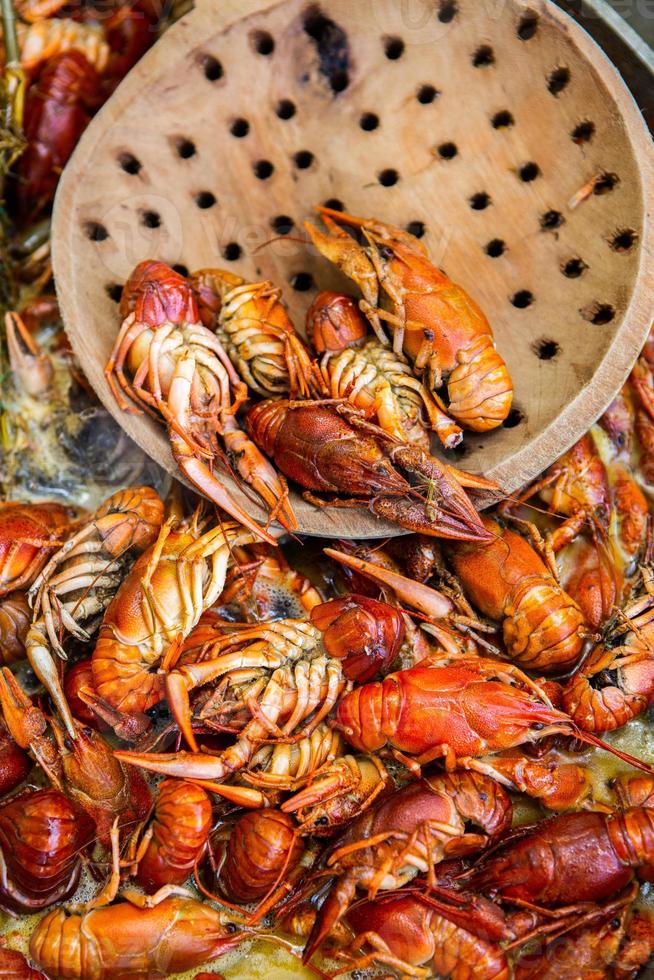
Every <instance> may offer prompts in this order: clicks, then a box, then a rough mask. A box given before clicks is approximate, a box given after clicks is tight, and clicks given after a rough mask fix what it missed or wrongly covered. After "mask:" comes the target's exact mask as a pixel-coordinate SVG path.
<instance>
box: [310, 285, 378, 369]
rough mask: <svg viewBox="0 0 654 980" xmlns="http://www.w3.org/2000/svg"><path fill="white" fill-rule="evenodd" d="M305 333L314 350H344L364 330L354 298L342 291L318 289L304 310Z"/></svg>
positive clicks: (365, 326)
mask: <svg viewBox="0 0 654 980" xmlns="http://www.w3.org/2000/svg"><path fill="white" fill-rule="evenodd" d="M306 328H307V337H308V338H309V340H310V341H311V343H312V344H313V346H314V347H315V349H316V352H317V353H318V354H323V353H324V352H325V351H340V350H344V349H345V348H346V347H349V346H350V345H352V344H356V343H358V341H360V340H363V338H364V337H365V336H366V334H367V333H368V324H367V323H366V320H365V318H364V316H363V314H362V312H361V310H360V309H359V306H358V303H357V301H356V300H355V299H354V298H353V297H352V296H347V295H346V294H345V293H332V292H329V291H327V290H326V291H324V292H322V293H318V295H317V296H316V298H315V299H314V301H313V303H312V304H311V306H310V307H309V309H308V311H307V320H306Z"/></svg>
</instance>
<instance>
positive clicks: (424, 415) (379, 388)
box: [307, 293, 462, 450]
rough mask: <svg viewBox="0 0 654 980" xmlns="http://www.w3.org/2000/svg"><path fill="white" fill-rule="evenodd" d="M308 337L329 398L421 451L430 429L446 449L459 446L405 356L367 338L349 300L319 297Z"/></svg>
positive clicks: (453, 428)
mask: <svg viewBox="0 0 654 980" xmlns="http://www.w3.org/2000/svg"><path fill="white" fill-rule="evenodd" d="M307 334H308V335H309V336H310V337H311V338H312V339H313V344H314V346H315V348H316V350H317V351H318V352H319V353H320V352H322V355H323V356H322V357H321V359H320V365H319V367H320V372H321V374H322V377H323V380H324V383H325V386H326V389H327V390H328V391H329V393H330V394H331V396H332V398H347V400H348V401H349V402H350V403H351V404H352V405H354V406H355V408H359V409H361V410H362V411H363V412H365V414H366V416H367V417H369V418H374V419H375V421H376V422H377V424H378V425H380V426H381V428H382V429H384V431H385V432H388V433H389V434H390V435H392V436H395V437H396V438H398V439H401V440H402V441H403V442H408V443H411V444H412V445H417V446H420V448H422V449H427V450H428V449H429V430H430V429H431V430H432V431H433V432H435V433H436V435H437V436H438V438H439V439H440V441H441V443H442V444H443V446H445V448H446V449H452V448H454V446H457V445H458V444H459V443H460V442H461V439H462V432H461V429H460V428H459V427H458V425H455V423H454V422H453V421H452V419H451V418H450V417H449V416H448V415H446V414H445V412H444V411H443V410H442V409H441V408H440V406H439V405H438V404H437V403H436V401H435V400H434V398H433V396H432V395H431V394H430V392H429V391H428V390H427V388H426V386H425V385H424V383H423V382H422V381H421V380H420V379H419V378H417V377H416V376H415V374H414V373H413V370H412V368H411V365H410V364H409V361H408V360H407V359H406V357H405V356H404V355H403V354H402V353H396V352H395V351H394V350H392V349H391V348H390V347H388V346H387V345H386V344H382V343H381V341H380V340H379V338H378V337H372V336H366V335H367V334H368V326H367V324H366V321H365V319H364V318H363V315H362V313H361V311H360V310H359V308H358V306H357V304H356V302H355V300H354V299H352V297H350V296H345V295H343V294H342V293H318V295H317V296H316V298H315V300H314V301H313V304H312V305H311V308H310V309H309V312H308V313H307Z"/></svg>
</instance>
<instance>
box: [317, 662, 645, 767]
mask: <svg viewBox="0 0 654 980" xmlns="http://www.w3.org/2000/svg"><path fill="white" fill-rule="evenodd" d="M334 724H335V726H336V727H337V729H338V730H339V731H341V732H343V734H344V736H345V738H346V739H347V741H348V742H349V743H350V745H352V746H353V747H354V748H355V749H357V750H358V751H361V752H378V751H379V750H381V749H383V748H384V747H385V746H387V745H388V746H389V748H390V749H391V751H392V753H393V754H394V755H395V756H396V757H397V758H399V759H400V760H401V761H403V762H405V763H406V764H407V765H408V766H409V767H410V768H413V769H415V768H416V763H417V764H418V765H424V764H426V763H427V762H429V761H432V760H434V759H438V758H442V759H444V761H445V765H446V766H447V768H448V769H453V768H454V767H455V766H456V765H457V764H458V765H460V766H464V767H466V768H471V769H475V770H477V771H481V772H485V773H487V774H488V775H489V776H494V775H495V774H494V771H493V764H492V758H491V759H490V760H488V761H484V762H482V761H481V760H480V757H481V756H485V755H487V754H493V753H495V752H498V751H500V750H502V749H509V748H514V747H517V746H518V745H525V744H529V743H531V742H538V741H541V740H542V739H544V738H547V736H548V735H558V734H560V735H571V736H573V737H575V738H578V739H581V741H584V742H587V743H588V744H590V745H595V746H599V747H600V748H603V749H606V751H608V752H611V753H612V754H613V755H616V756H618V757H619V758H622V759H624V760H625V761H627V762H629V763H630V764H631V765H633V766H635V767H636V768H638V769H642V770H644V771H645V772H648V773H649V772H651V769H650V767H649V766H647V765H646V764H645V763H643V762H641V761H640V760H639V759H636V758H634V757H633V756H630V755H627V754H626V753H622V752H619V751H618V750H617V749H615V748H614V747H613V746H611V745H608V744H606V743H604V742H602V741H601V740H600V739H598V738H597V736H596V735H593V734H591V733H589V732H586V731H582V730H581V729H580V728H579V727H578V726H577V724H576V723H575V722H574V721H573V720H572V718H571V717H570V716H569V715H567V714H565V713H564V712H563V711H559V710H558V709H556V708H554V707H552V704H551V702H550V700H549V698H548V697H547V695H546V694H545V692H544V690H543V689H542V688H541V687H539V685H538V684H536V683H535V682H534V681H532V680H530V678H528V677H527V676H526V675H525V674H523V673H522V671H520V670H518V668H517V667H514V666H512V665H511V664H506V663H502V662H500V661H496V660H490V659H485V658H482V657H477V658H474V659H468V660H465V659H462V660H459V661H457V662H455V663H452V664H446V665H445V666H440V665H438V661H436V662H434V663H433V664H432V665H430V666H426V667H423V666H420V665H419V666H417V667H412V668H410V669H409V670H401V671H398V673H396V674H389V675H388V677H386V678H385V679H384V680H383V681H376V682H374V683H371V684H363V685H362V686H361V687H357V688H356V689H355V690H354V691H351V692H350V693H349V694H346V695H345V696H344V697H343V698H342V699H341V700H340V701H339V703H338V705H337V706H336V714H335V722H334Z"/></svg>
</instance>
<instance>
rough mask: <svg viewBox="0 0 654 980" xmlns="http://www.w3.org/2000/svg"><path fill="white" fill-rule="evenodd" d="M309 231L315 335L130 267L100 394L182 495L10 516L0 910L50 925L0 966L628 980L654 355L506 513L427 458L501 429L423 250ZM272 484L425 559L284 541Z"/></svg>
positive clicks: (4, 555) (142, 973)
mask: <svg viewBox="0 0 654 980" xmlns="http://www.w3.org/2000/svg"><path fill="white" fill-rule="evenodd" d="M323 220H324V222H325V227H326V229H327V230H326V231H318V230H317V229H316V228H314V227H313V226H312V225H308V231H309V234H310V235H311V238H312V239H313V241H314V242H315V244H316V245H317V247H318V248H319V249H320V250H321V251H322V252H324V254H326V255H327V256H328V257H329V258H331V259H333V260H334V261H336V262H337V263H338V264H339V265H340V267H341V268H342V269H343V270H344V271H346V272H347V274H348V275H350V276H351V278H353V279H354V280H355V282H356V284H357V286H358V287H359V289H360V290H361V294H362V297H359V299H357V298H356V297H353V296H347V295H345V294H335V293H329V294H325V293H323V294H319V295H318V296H317V297H316V298H315V299H314V301H313V303H312V305H311V307H310V309H309V310H308V313H307V323H308V337H309V341H308V342H305V341H304V340H303V339H302V338H301V337H300V335H299V334H297V333H296V332H295V330H294V328H293V326H292V324H291V322H290V320H289V318H288V315H287V313H286V310H285V307H284V306H283V303H282V300H281V294H280V291H279V290H278V289H276V288H275V287H274V286H273V284H272V283H248V282H246V281H244V280H242V279H239V278H237V277H236V276H234V275H233V274H231V273H225V272H222V271H221V270H214V269H211V270H208V269H205V270H200V271H199V272H197V273H193V274H191V275H190V276H188V277H185V276H182V275H181V274H179V273H176V272H175V271H174V270H172V269H170V268H168V267H167V266H165V265H163V264H162V263H160V262H155V261H147V262H144V263H141V264H140V265H139V266H138V267H137V268H136V269H135V270H134V272H133V274H132V276H131V277H130V278H129V280H128V282H127V283H126V284H125V288H124V290H123V295H122V299H121V311H120V312H121V316H122V326H121V327H120V329H119V332H118V336H117V342H116V347H115V350H114V352H113V353H112V355H111V359H110V361H109V364H108V366H107V375H108V377H109V378H110V380H111V383H112V386H113V390H114V392H115V394H116V397H117V398H118V400H119V402H120V404H121V405H122V406H123V407H124V408H125V409H126V410H139V411H145V412H149V413H151V414H152V415H154V416H155V417H157V418H159V419H160V420H161V421H163V423H164V424H165V425H166V426H167V428H168V433H169V436H170V439H171V444H172V447H173V450H174V452H175V456H176V458H177V460H178V462H179V465H180V467H181V469H182V471H183V472H184V474H185V476H186V477H187V479H188V480H189V481H190V482H191V483H193V484H194V485H195V486H196V487H197V488H198V489H199V490H201V491H202V493H203V495H204V498H203V499H201V498H199V497H197V496H195V494H194V493H193V492H192V491H188V492H187V491H181V490H180V489H174V490H172V491H171V492H170V493H169V494H168V495H167V496H163V497H162V496H161V495H160V493H159V492H158V490H159V489H161V488H160V487H159V488H158V489H157V488H153V487H152V486H150V485H148V484H147V483H143V484H134V485H130V486H127V487H125V488H124V489H118V490H115V491H114V492H113V493H111V494H110V495H109V496H107V497H106V499H104V500H102V501H101V502H100V503H99V504H98V506H97V507H95V509H92V510H88V509H85V508H83V507H81V506H73V505H72V504H71V503H70V502H67V503H66V502H61V501H60V500H39V501H36V502H27V501H18V500H15V501H5V502H3V503H2V504H0V660H1V662H2V667H1V670H0V712H1V715H2V722H1V724H0V908H2V909H3V910H4V911H5V912H6V913H7V915H8V916H16V917H25V916H27V915H29V916H34V917H35V918H34V919H30V923H33V924H32V925H31V926H30V929H31V932H30V935H29V942H28V944H27V946H23V947H21V948H18V947H19V945H20V944H18V943H17V942H14V941H12V936H13V933H11V932H8V933H7V935H6V936H5V937H4V942H5V946H0V972H1V971H2V970H4V971H5V974H6V975H8V976H11V977H14V978H17V980H20V978H25V980H27V978H31V980H37V978H46V980H48V978H49V980H57V978H69V980H102V978H106V980H113V978H118V980H120V978H123V980H128V978H130V980H131V978H137V977H144V978H163V977H168V976H171V975H174V974H177V973H186V972H188V971H194V970H197V969H200V968H203V969H204V970H205V971H206V970H209V971H211V970H213V969H216V970H223V969H229V970H231V971H233V972H232V973H231V974H230V975H233V976H236V977H245V976H248V977H249V976H252V971H251V970H250V968H249V966H248V963H250V962H251V961H250V960H249V958H248V952H249V951H250V950H252V949H253V948H259V947H260V946H261V945H263V944H267V947H268V948H269V949H270V950H271V951H272V950H273V948H274V949H275V955H276V956H277V955H281V953H279V949H280V948H283V949H285V950H286V951H287V952H286V954H285V955H286V961H285V963H286V964H288V963H289V962H290V964H291V966H290V967H288V966H287V967H286V968H287V969H289V970H291V969H293V968H294V969H295V970H296V971H297V972H298V975H303V976H311V975H312V974H313V975H315V976H336V975H350V976H357V975H361V973H360V972H359V973H357V972H356V971H362V970H365V971H368V972H367V973H366V975H370V976H379V977H388V976H389V973H390V975H393V976H398V977H416V978H431V977H451V978H453V980H465V978H469V977H475V978H481V980H509V978H511V977H514V978H516V980H528V978H532V977H533V978H536V977H538V978H541V977H546V978H551V980H576V978H579V977H583V978H586V980H590V978H593V980H600V978H611V980H627V978H635V977H636V976H638V975H639V973H640V972H641V971H642V970H643V968H644V967H645V965H646V963H647V962H648V960H649V959H650V957H651V956H652V955H654V909H652V907H651V902H650V900H649V887H650V886H649V883H650V882H652V881H654V768H653V767H652V765H651V763H652V762H654V755H653V754H652V753H651V751H648V750H647V737H646V736H647V725H648V710H649V708H650V705H651V704H652V702H654V564H653V556H652V532H651V518H650V503H649V499H650V495H651V493H652V489H653V488H654V462H653V461H654V428H653V427H654V383H653V375H652V372H653V371H654V340H650V341H648V343H647V344H646V345H645V348H644V349H643V351H642V353H641V355H640V357H639V359H638V361H637V364H636V365H635V367H634V369H633V371H632V374H631V376H630V378H629V380H628V382H627V384H626V385H625V387H624V389H623V391H622V392H621V393H620V395H619V396H618V397H617V398H616V400H615V401H614V402H613V403H612V405H611V406H610V407H609V409H608V410H607V411H606V412H605V414H604V415H603V416H602V418H601V419H600V420H599V422H598V423H597V424H596V425H595V426H594V427H593V428H592V430H591V431H590V432H588V433H587V434H586V435H585V436H584V437H583V438H582V439H581V440H580V441H579V442H578V443H577V444H576V445H574V446H573V447H572V448H571V449H570V450H569V451H568V452H567V453H565V454H564V456H562V457H561V458H560V459H559V460H558V461H556V462H555V463H554V464H553V465H552V466H551V467H549V469H548V470H547V471H546V472H545V473H543V474H542V476H541V477H540V478H539V479H538V480H537V481H536V482H535V483H534V484H532V485H530V486H528V487H525V488H524V489H523V490H522V491H521V492H520V493H519V494H518V495H516V496H514V497H511V498H506V499H505V498H504V496H503V494H502V492H501V488H499V487H497V486H496V485H494V484H492V483H490V482H489V481H486V480H484V479H482V478H480V477H476V476H472V475H471V474H467V473H465V472H463V471H462V470H460V469H458V468H456V467H454V466H452V465H451V464H450V463H449V462H444V461H443V456H442V455H440V456H435V455H432V454H431V453H430V443H429V435H430V432H431V431H433V432H434V433H435V434H436V436H437V437H438V438H440V440H441V442H442V444H443V446H444V447H445V448H446V449H448V448H449V449H451V448H453V447H454V446H456V445H457V444H458V442H459V441H460V439H461V437H462V430H463V429H465V428H472V429H477V430H487V429H490V428H492V427H493V426H496V425H499V424H501V421H502V419H503V418H505V417H506V413H507V412H508V410H509V407H510V403H511V383H510V379H509V377H508V374H507V373H506V367H505V366H504V363H503V361H502V360H501V357H500V355H499V354H498V353H497V352H496V351H495V348H494V346H493V342H492V334H491V333H490V327H489V326H488V324H487V323H486V321H485V319H484V318H483V314H482V313H481V311H480V310H478V308H477V307H476V306H475V305H474V302H473V301H472V300H471V299H470V298H469V297H467V294H465V293H464V292H463V290H462V289H461V288H460V287H458V286H456V285H455V284H453V283H451V282H450V281H449V280H446V278H445V277H444V276H443V274H442V273H440V272H439V273H438V275H439V276H440V277H441V280H442V281H441V280H437V278H436V272H437V271H438V270H435V267H433V266H432V265H431V263H430V262H429V260H428V257H427V256H426V254H425V253H424V250H423V249H422V246H421V245H420V244H419V243H416V242H415V240H413V241H412V240H411V236H409V235H408V234H407V233H404V232H400V231H398V230H397V229H393V228H391V227H390V226H387V225H383V224H381V223H380V222H377V221H367V220H366V221H364V220H362V219H356V218H352V217H351V216H348V215H343V214H342V213H339V212H337V213H331V212H327V213H323ZM344 226H346V227H356V228H358V229H359V235H358V236H354V235H353V234H351V233H349V232H348V231H347V230H346V227H344ZM428 276H430V277H431V284H430V287H429V289H427V288H423V286H424V283H423V286H421V282H422V279H421V277H423V278H424V277H428ZM421 289H422V292H421ZM382 290H383V291H384V292H385V294H386V297H385V299H386V300H388V302H386V303H385V304H384V305H381V304H380V302H379V293H380V291H382ZM386 307H390V308H389V309H387V308H386ZM421 317H422V318H423V319H422V321H421ZM448 317H449V318H450V319H449V321H448ZM20 319H21V318H20V317H19V316H18V314H12V315H11V317H10V322H9V324H8V326H9V336H10V340H11V343H12V349H13V353H14V361H13V362H12V363H13V366H14V371H15V372H17V373H18V367H20V371H21V372H22V373H21V375H20V380H21V381H22V382H23V383H25V381H26V380H27V381H29V378H30V376H31V375H30V371H33V372H35V373H37V374H38V372H39V371H40V370H41V369H42V362H41V361H40V360H39V357H38V356H37V354H35V353H34V352H32V353H30V352H29V350H26V349H25V343H26V341H25V337H26V336H29V329H27V328H26V333H23V332H22V329H21V325H20ZM421 322H422V326H419V324H420V323H421ZM427 322H429V323H432V324H433V323H435V322H438V323H439V324H440V327H439V330H438V331H437V330H435V329H434V330H432V331H431V334H432V335H431V336H427V335H426V333H429V332H430V331H426V326H425V325H426V323H427ZM448 323H449V326H448ZM23 325H24V324H23ZM389 325H390V332H391V335H390V336H387V335H386V332H385V330H386V328H388V327H389ZM117 326H118V325H117ZM369 326H370V330H369V329H368V328H369ZM21 337H22V338H23V349H22V354H23V357H22V359H20V360H17V359H16V353H17V352H18V351H20V350H21V348H20V338H21ZM448 358H449V360H448ZM443 388H445V389H446V390H445V392H444V393H441V389H443ZM471 399H476V401H475V403H474V404H473V403H472V401H471ZM244 412H245V417H244V421H243V413H244ZM225 473H229V474H230V475H231V476H232V477H235V478H236V479H237V481H238V482H241V483H242V485H243V486H244V487H245V488H246V489H247V490H249V491H251V492H253V493H255V494H257V495H258V497H259V498H260V499H262V500H263V501H264V503H265V504H266V506H267V507H268V511H269V515H268V519H267V520H265V521H261V520H258V519H255V517H253V516H252V513H251V508H249V507H248V506H246V505H245V504H243V503H240V502H239V500H240V499H241V498H239V499H236V497H234V496H232V493H231V491H230V490H228V489H227V487H226V486H225V480H224V474H225ZM285 477H288V478H289V479H290V480H293V481H294V483H295V484H297V485H299V487H300V488H302V489H303V490H304V491H305V492H306V493H307V494H309V496H310V499H313V500H315V501H316V502H317V501H320V502H321V503H324V502H328V503H330V504H335V503H336V504H341V505H342V504H347V503H351V502H354V503H356V504H357V505H361V503H362V502H366V503H368V505H369V506H370V508H371V510H372V511H373V513H375V514H377V515H379V516H380V517H384V518H386V519H388V520H392V521H395V522H397V523H399V524H400V525H401V526H402V527H403V528H405V529H406V530H408V531H410V532H411V533H410V534H409V535H407V536H403V537H399V538H393V539H390V540H387V541H377V542H374V543H370V542H369V543H368V544H364V543H357V542H352V541H336V542H312V543H310V544H309V543H307V542H305V543H304V546H301V544H302V543H301V542H300V541H299V540H298V539H297V538H295V537H293V536H292V535H289V536H284V533H285V532H286V531H289V530H290V531H292V530H293V529H294V528H295V520H294V514H293V508H292V502H291V498H290V496H289V493H288V489H287V485H286V482H285ZM480 493H483V494H484V495H485V497H486V500H488V499H489V496H490V498H491V499H492V500H494V504H493V506H492V507H491V509H490V510H486V511H483V512H480V511H479V510H478V506H477V505H478V504H479V499H478V496H477V495H478V494H480ZM346 495H347V497H346ZM280 525H281V530H280ZM650 629H651V632H650ZM225 957H229V959H228V960H227V959H225ZM293 958H294V959H293ZM226 962H227V963H231V964H232V965H231V966H230V967H229V968H228V967H225V966H224V965H223V964H225V963H226ZM280 962H281V961H280ZM302 964H303V965H302ZM302 971H304V972H302ZM269 972H270V973H271V975H273V973H272V971H270V970H269ZM198 975H199V976H204V975H205V973H201V974H198Z"/></svg>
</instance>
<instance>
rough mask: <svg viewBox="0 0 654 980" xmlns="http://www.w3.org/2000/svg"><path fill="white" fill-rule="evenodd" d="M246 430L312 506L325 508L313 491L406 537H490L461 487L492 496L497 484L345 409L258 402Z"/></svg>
mask: <svg viewBox="0 0 654 980" xmlns="http://www.w3.org/2000/svg"><path fill="white" fill-rule="evenodd" d="M247 428H248V431H249V432H250V434H251V435H252V438H253V439H254V440H255V442H256V443H258V445H260V446H261V447H262V448H263V449H264V451H265V452H266V453H267V454H268V455H269V456H270V457H271V458H272V459H273V460H274V462H275V464H276V466H277V467H278V468H279V469H280V470H281V471H282V473H284V474H285V475H286V476H288V477H289V478H290V479H292V480H294V481H295V482H296V483H299V485H300V486H301V487H302V488H303V489H304V490H305V491H306V492H305V497H306V498H307V499H309V500H311V501H312V502H314V503H322V504H323V505H324V500H321V498H319V497H317V496H316V492H318V493H326V494H330V495H331V497H330V499H331V502H332V503H333V504H337V505H340V506H343V505H346V506H353V505H355V506H360V505H361V504H362V503H365V502H368V506H369V507H370V510H371V511H372V512H373V514H375V515H376V516H377V517H383V518H386V519H388V520H391V521H394V522H396V523H398V524H400V525H401V526H402V527H405V528H408V529H409V530H414V531H416V530H417V531H421V532H422V533H424V534H432V535H436V536H438V537H451V538H461V539H463V540H472V541H489V540H490V539H491V538H492V534H491V533H490V532H489V531H487V530H486V529H485V528H484V527H483V525H482V522H481V518H480V517H479V514H478V513H477V511H476V510H475V508H474V507H473V505H472V503H471V501H470V499H469V498H468V496H467V495H466V493H465V491H464V489H463V488H464V487H470V488H475V489H480V490H481V489H484V490H492V491H494V490H496V489H497V485H496V484H494V483H492V482H490V481H488V480H485V479H483V478H482V477H476V476H472V475H471V474H468V473H464V472H462V471H461V470H457V469H455V468H454V467H452V466H450V465H449V464H447V463H441V462H439V460H437V459H436V458H435V457H434V456H430V455H429V454H428V453H426V452H424V451H423V450H421V449H419V448H417V447H415V446H408V445H406V444H405V443H401V442H399V441H398V440H397V439H395V438H394V437H393V436H390V435H388V433H386V432H384V430H383V429H381V428H380V427H378V426H376V425H373V424H372V423H370V422H367V421H366V420H365V419H364V418H363V416H362V415H361V413H359V412H358V411H357V410H356V409H353V408H352V407H351V406H350V405H347V404H341V403H333V402H331V403H330V402H327V403H325V402H289V401H286V400H284V399H279V400H277V401H264V402H259V404H257V405H254V406H253V407H252V408H251V409H250V410H249V411H248V413H247ZM401 470H404V471H405V472H406V473H407V474H408V475H409V476H410V477H411V478H412V479H413V482H409V480H408V479H407V478H405V477H404V476H403V475H402V472H401ZM338 494H347V495H348V496H347V499H342V498H339V497H337V496H335V495H338Z"/></svg>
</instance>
